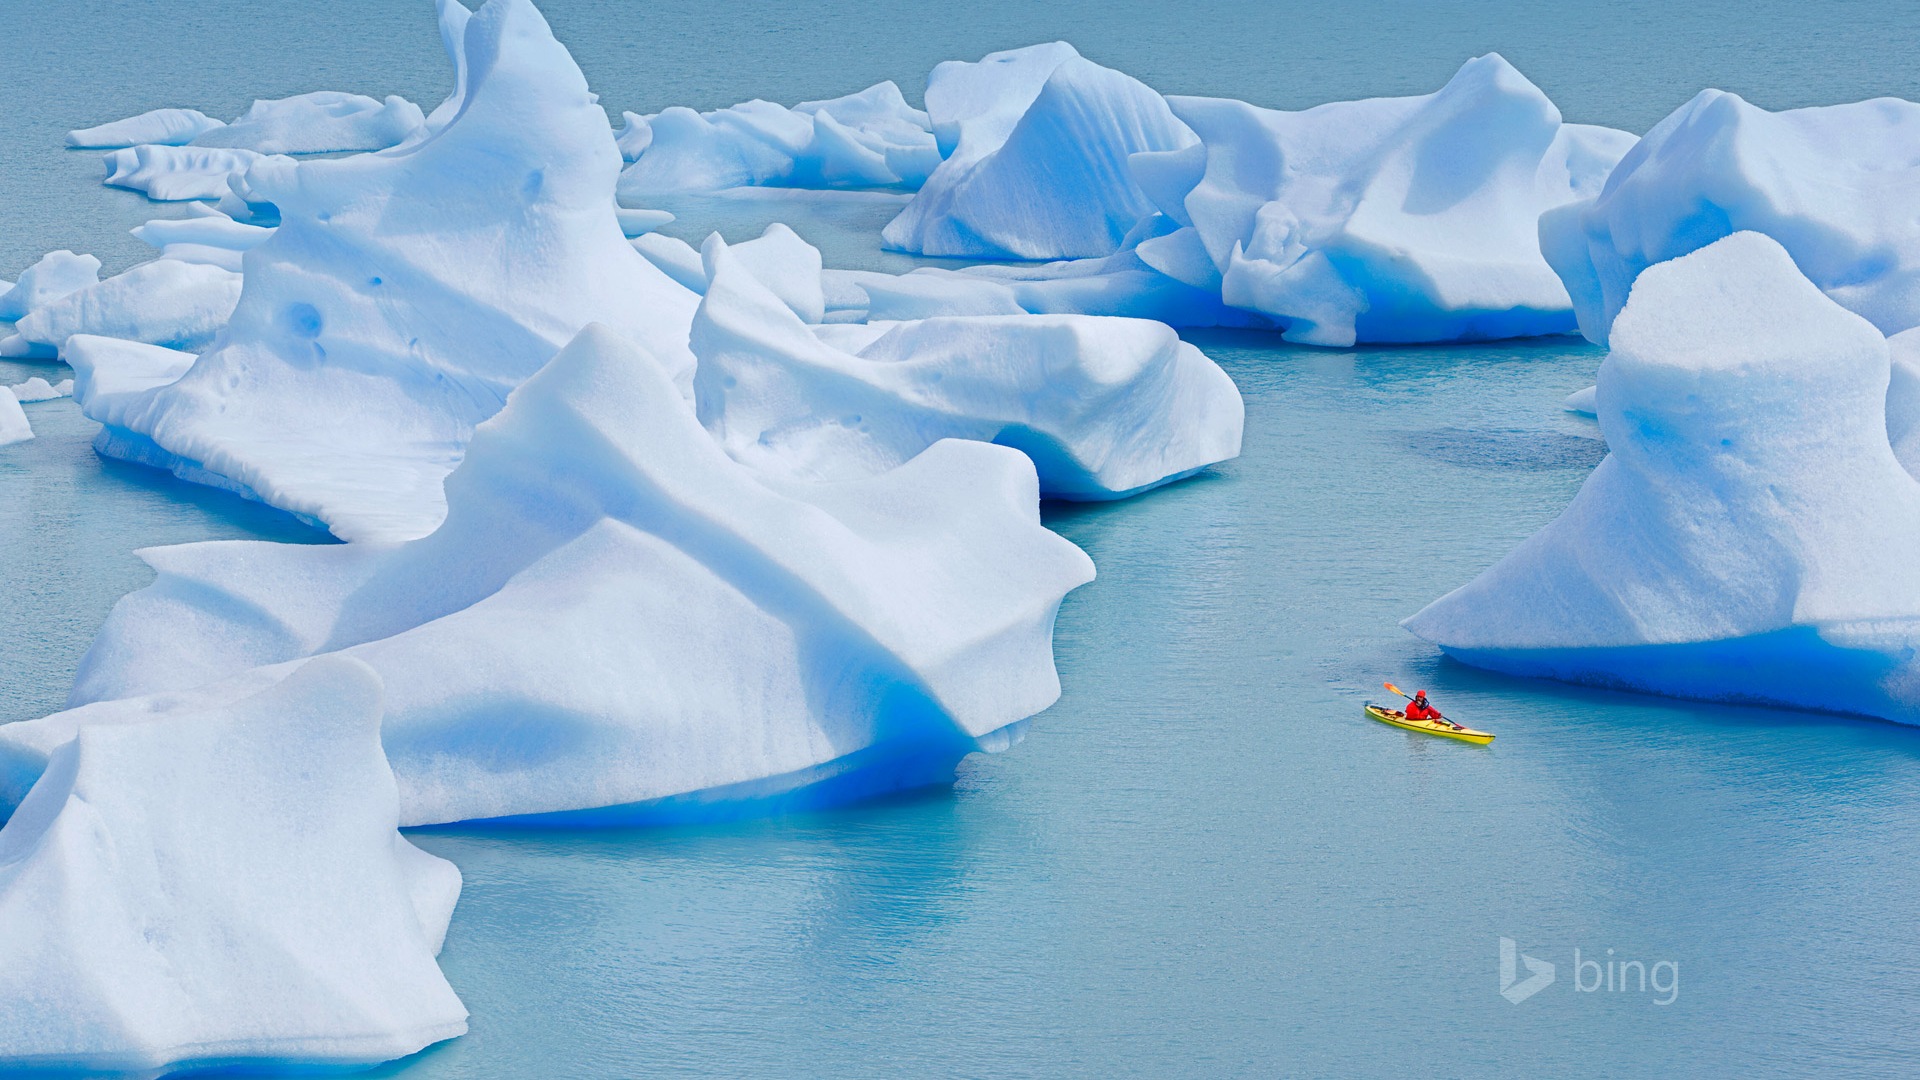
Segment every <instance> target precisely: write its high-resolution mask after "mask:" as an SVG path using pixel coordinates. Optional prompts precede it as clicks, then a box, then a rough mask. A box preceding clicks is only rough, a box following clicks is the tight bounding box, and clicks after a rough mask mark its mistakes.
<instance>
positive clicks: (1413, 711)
mask: <svg viewBox="0 0 1920 1080" xmlns="http://www.w3.org/2000/svg"><path fill="white" fill-rule="evenodd" d="M1407 719H1409V720H1439V719H1441V716H1440V710H1439V709H1436V708H1434V707H1433V706H1431V705H1429V704H1427V692H1426V691H1425V690H1421V691H1418V692H1416V693H1415V694H1414V695H1413V700H1412V701H1409V702H1407Z"/></svg>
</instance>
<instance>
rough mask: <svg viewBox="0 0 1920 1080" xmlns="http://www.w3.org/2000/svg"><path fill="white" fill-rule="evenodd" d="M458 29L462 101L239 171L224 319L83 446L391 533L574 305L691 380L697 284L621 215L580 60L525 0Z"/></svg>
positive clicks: (339, 530) (415, 526) (553, 337)
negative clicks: (405, 144) (251, 198)
mask: <svg viewBox="0 0 1920 1080" xmlns="http://www.w3.org/2000/svg"><path fill="white" fill-rule="evenodd" d="M462 47H463V48H464V50H465V52H466V69H465V70H466V71H467V72H468V81H467V82H466V84H465V87H464V91H465V99H464V105H463V107H462V108H461V110H460V112H459V114H458V115H457V117H456V118H455V119H454V120H452V121H451V122H450V123H448V125H447V126H446V127H445V128H444V129H443V130H441V131H440V132H439V134H437V135H435V136H434V137H433V138H431V139H428V140H426V141H423V142H420V143H418V144H416V145H414V146H412V147H410V148H408V149H406V150H404V151H399V152H395V153H390V154H365V155H359V156H356V157H349V158H341V159H335V160H317V161H314V160H309V161H295V160H293V159H291V158H271V159H263V160H262V161H261V162H260V163H259V164H257V165H256V166H255V167H254V168H253V170H252V171H251V172H249V174H248V176H247V184H248V185H249V187H250V190H251V191H252V192H253V193H254V194H255V196H256V197H258V198H260V199H261V200H263V201H264V202H267V203H271V204H272V205H274V206H275V207H277V208H278V212H279V216H280V222H281V223H280V226H279V228H278V229H277V230H276V231H275V232H274V234H273V236H272V238H270V239H268V240H266V241H265V242H263V243H261V244H259V245H258V246H256V247H254V248H253V249H251V251H249V252H248V254H247V273H246V290H245V293H244V295H243V296H242V298H241V302H240V305H239V307H238V308H236V309H235V310H234V312H233V317H232V320H231V322H230V323H229V325H228V327H227V330H226V333H225V334H224V335H223V336H222V337H221V339H220V342H219V344H218V347H216V348H213V349H211V350H210V351H208V352H207V353H205V354H204V355H202V356H201V358H200V360H199V362H198V363H197V364H195V365H194V367H193V368H192V370H191V371H189V372H188V373H187V374H186V375H185V376H183V377H182V378H180V379H179V380H178V381H176V382H174V383H171V384H169V385H166V386H163V387H160V388H157V389H155V390H152V391H150V392H149V394H148V396H147V398H146V400H144V401H142V402H140V403H138V404H137V405H131V406H129V407H128V408H127V409H126V410H125V412H124V414H123V415H124V417H125V420H126V425H127V426H126V427H125V428H124V429H122V428H118V426H117V425H115V427H112V428H110V429H109V430H108V431H107V432H105V433H104V434H103V436H102V441H101V442H100V443H98V444H97V445H98V446H100V447H101V448H102V449H103V451H104V452H107V453H110V454H115V455H120V456H126V457H130V458H133V459H135V460H139V461H143V462H146V463H148V464H154V465H158V466H161V467H165V468H170V469H173V470H174V471H176V472H177V473H179V474H181V475H184V476H189V477H191V478H194V479H204V478H206V477H207V476H208V475H209V474H211V475H214V476H218V477H221V478H224V479H223V482H222V483H221V484H220V486H222V487H227V488H229V489H231V490H236V491H241V492H245V493H249V494H251V495H253V496H255V497H257V498H260V499H262V500H264V501H266V502H268V503H271V504H272V505H274V506H278V507H281V508H282V509H285V510H288V511H290V512H293V513H295V514H297V515H300V516H302V517H304V518H306V519H307V520H310V521H316V522H321V523H324V524H325V525H326V526H327V527H329V528H331V529H333V530H334V532H335V533H336V534H337V535H339V536H341V537H342V538H345V539H353V540H366V539H402V538H407V537H413V536H420V535H423V534H425V533H427V532H429V531H431V530H432V529H433V527H434V526H435V525H436V524H438V522H439V520H440V518H441V516H442V514H443V513H444V505H445V504H444V500H443V496H442V494H441V490H440V482H441V479H442V478H443V477H445V475H446V474H447V472H448V471H449V470H450V469H452V468H453V466H454V464H455V463H457V462H458V461H459V460H460V455H461V453H462V452H463V449H464V447H465V445H466V440H467V438H468V436H469V435H470V434H471V433H472V430H473V425H474V424H476V423H478V422H479V421H481V420H483V419H485V418H486V417H488V416H490V415H492V414H493V413H494V412H495V411H496V410H498V409H499V407H500V404H501V403H502V402H503V401H504V400H505V399H506V396H507V394H508V393H509V392H510V391H511V390H512V389H513V387H515V386H516V385H518V384H519V383H520V381H521V380H523V379H525V378H526V377H527V376H528V375H530V374H532V373H533V372H534V371H535V370H537V369H538V368H539V367H540V365H542V364H544V363H545V362H546V361H547V360H548V358H550V357H551V356H552V355H553V353H554V351H555V350H557V349H559V348H560V347H561V346H562V345H564V344H565V343H566V342H567V341H568V340H569V339H571V337H572V336H573V334H574V333H576V332H577V331H578V330H579V328H580V327H582V326H584V325H586V324H587V323H588V322H591V321H595V320H600V321H605V322H607V323H609V324H611V325H614V326H615V327H616V328H618V329H619V330H621V332H623V333H625V334H627V335H628V336H631V337H633V338H635V339H636V340H638V341H640V342H641V344H642V345H643V346H644V347H645V348H646V350H647V351H648V352H649V353H650V354H652V355H653V356H655V357H656V358H658V360H659V361H660V362H662V363H665V364H667V365H668V366H669V368H670V369H671V372H672V374H674V375H675V376H676V377H677V378H679V379H680V380H681V383H682V385H683V386H685V387H686V388H687V390H686V392H687V393H689V394H690V393H691V384H692V366H693V357H692V354H691V353H689V352H688V351H687V347H686V333H687V327H688V325H689V324H690V323H691V321H692V318H693V309H694V307H695V305H696V304H697V302H698V298H697V297H696V296H695V295H694V294H693V293H691V292H689V291H687V290H686V289H683V288H681V287H680V286H679V285H677V284H675V283H674V282H673V281H672V280H670V279H669V278H668V277H667V276H666V275H664V274H662V273H660V272H659V271H658V270H656V269H655V268H654V266H653V264H651V263H650V262H648V261H647V260H646V259H644V258H642V257H641V256H640V254H639V253H637V252H636V251H635V250H634V249H633V248H632V247H631V246H630V245H629V243H628V241H627V240H626V239H625V238H624V237H623V236H622V235H621V231H620V225H619V221H618V219H617V218H616V216H615V214H614V202H613V186H614V181H615V178H616V177H617V176H618V174H619V168H620V157H619V153H618V151H617V150H616V149H615V148H614V143H613V136H612V132H611V131H610V130H609V129H608V127H607V121H606V113H605V112H604V111H603V110H601V109H600V108H599V106H598V105H596V104H595V103H594V101H593V97H592V95H591V94H590V93H589V92H588V91H587V87H586V81H585V79H584V78H583V77H582V76H581V74H580V70H579V68H578V67H576V66H575V65H574V63H573V60H572V58H571V57H570V56H568V54H567V51H566V50H565V49H564V48H562V47H561V45H560V44H559V42H557V41H555V40H554V39H553V36H552V33H551V31H550V30H549V29H548V27H547V25H546V22H545V20H544V19H542V18H541V17H540V14H539V12H538V11H536V10H535V9H534V8H533V6H532V5H531V4H530V3H527V2H526V0H495V2H493V3H489V4H488V5H487V6H486V7H484V8H482V9H481V10H480V11H478V12H476V13H474V15H473V16H472V21H471V22H470V23H469V24H468V26H467V30H466V34H465V36H464V38H463V39H462ZM641 239H642V240H645V239H647V238H646V237H642V238H641ZM166 265H169V266H176V267H184V266H187V264H183V263H178V262H171V261H168V262H167V263H166ZM191 269H196V270H203V271H207V270H211V269H212V268H210V267H192V268H191ZM96 332H97V331H96ZM117 336H128V335H124V334H122V335H117ZM147 340H155V339H154V338H153V337H151V336H149V337H148V338H147ZM158 343H160V344H172V343H171V342H165V341H160V342H158ZM82 406H83V408H86V407H89V406H88V399H86V398H85V397H84V396H83V398H82ZM346 418H351V420H350V422H348V420H347V419H346ZM95 419H102V418H101V417H98V416H96V417H95Z"/></svg>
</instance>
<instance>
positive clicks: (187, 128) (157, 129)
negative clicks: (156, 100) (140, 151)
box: [67, 109, 226, 150]
mask: <svg viewBox="0 0 1920 1080" xmlns="http://www.w3.org/2000/svg"><path fill="white" fill-rule="evenodd" d="M225 126H226V125H225V124H224V123H223V122H222V121H219V120H215V119H214V118H213V117H211V116H208V115H207V114H206V113H203V112H201V111H200V110H198V109H151V110H149V111H147V112H143V113H141V114H140V115H139V116H129V117H127V118H126V119H124V120H115V121H113V122H112V123H107V124H101V125H99V126H98V127H90V128H80V129H78V130H75V131H69V132H67V145H68V146H71V147H74V148H75V149H83V150H114V149H118V148H120V147H126V146H138V145H140V144H142V143H152V144H155V145H159V146H185V145H186V144H187V143H190V142H192V141H193V140H194V139H195V138H197V137H199V136H201V135H204V134H206V133H207V132H209V131H212V130H213V129H214V128H217V127H225Z"/></svg>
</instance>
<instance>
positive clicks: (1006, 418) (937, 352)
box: [692, 233, 1243, 499]
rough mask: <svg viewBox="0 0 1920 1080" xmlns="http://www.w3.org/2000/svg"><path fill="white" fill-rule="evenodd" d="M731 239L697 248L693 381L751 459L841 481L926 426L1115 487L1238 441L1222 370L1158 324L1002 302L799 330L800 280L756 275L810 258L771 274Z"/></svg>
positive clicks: (709, 417)
mask: <svg viewBox="0 0 1920 1080" xmlns="http://www.w3.org/2000/svg"><path fill="white" fill-rule="evenodd" d="M787 235H789V236H791V234H790V233H789V234H787ZM794 242H795V243H799V241H798V238H795V239H794ZM754 243H765V238H763V239H762V240H760V241H754ZM745 246H746V245H742V246H741V248H733V249H729V248H727V247H726V245H725V244H723V243H721V242H720V241H719V237H718V236H715V237H714V238H713V239H712V240H709V241H708V244H707V247H706V249H705V252H706V256H707V266H708V275H709V278H710V282H709V284H708V286H707V289H706V298H705V300H704V301H703V302H702V303H701V305H700V311H699V313H698V314H697V315H696V316H695V317H694V322H693V334H692V343H693V351H694V355H695V356H696V357H698V358H699V366H698V368H697V369H696V373H695V376H694V389H695V399H696V401H697V402H698V407H699V414H700V419H701V421H702V422H703V423H704V424H705V425H706V426H707V429H708V430H709V431H710V432H711V433H712V434H713V437H714V438H715V440H716V441H718V442H719V444H720V445H721V446H722V447H723V448H724V449H725V450H726V451H727V452H728V453H729V454H731V455H732V456H733V457H734V459H735V460H738V461H740V462H741V463H743V464H746V465H749V466H751V467H753V468H754V469H756V470H758V471H760V472H762V473H763V474H766V475H770V476H779V477H784V478H787V479H793V480H807V481H832V480H845V479H851V478H855V477H861V476H869V475H872V474H874V473H879V472H884V471H886V470H889V469H892V468H895V467H897V466H899V465H900V464H902V463H904V462H906V461H908V460H910V459H912V458H913V457H915V456H916V455H918V454H920V453H921V452H922V451H924V450H926V448H927V447H929V446H931V445H933V444H934V443H936V442H938V441H939V440H941V439H955V438H957V439H976V440H979V441H982V442H995V443H999V444H1001V445H1004V446H1011V447H1014V448H1015V449H1018V450H1020V451H1022V452H1024V453H1026V454H1027V456H1028V457H1030V458H1032V459H1033V463H1034V466H1035V468H1036V469H1037V470H1038V472H1039V481H1040V492H1041V494H1042V495H1045V496H1049V497H1055V498H1067V499H1117V498H1124V497H1126V496H1128V495H1133V494H1137V493H1139V492H1141V491H1145V490H1147V489H1149V488H1153V487H1157V486H1159V485H1161V484H1165V483H1168V482H1170V481H1173V480H1177V479H1180V478H1182V477H1185V476H1189V475H1192V474H1193V473H1195V472H1198V471H1199V470H1201V469H1203V468H1205V467H1207V466H1208V465H1211V464H1214V463H1216V462H1219V461H1224V460H1226V459H1228V458H1231V457H1234V456H1236V455H1237V454H1238V453H1239V452H1240V435H1241V427H1242V422H1243V410H1242V406H1241V401H1240V394H1239V391H1238V390H1237V389H1235V387H1234V385H1233V380H1232V379H1230V378H1228V377H1227V374H1226V373H1225V372H1224V371H1221V370H1220V368H1219V367H1218V366H1217V365H1215V364H1214V363H1213V361H1211V360H1209V359H1208V358H1207V357H1206V355H1205V354H1203V353H1202V352H1201V351H1200V350H1199V349H1197V348H1195V347H1193V346H1192V345H1189V344H1187V343H1186V342H1183V341H1181V340H1180V338H1179V336H1178V335H1176V334H1175V333H1174V332H1173V330H1172V329H1171V328H1170V327H1167V326H1165V325H1163V324H1161V323H1155V322H1147V321H1144V320H1140V319H1106V318H1089V317H1085V316H1074V315H1010V316H997V317H996V316H985V317H972V318H940V319H929V320H925V321H919V322H904V323H896V324H885V323H882V324H873V325H866V326H846V327H819V328H817V329H810V328H809V327H808V326H807V325H806V322H805V321H803V319H804V317H805V316H806V314H807V313H808V312H809V311H811V312H813V313H816V315H817V313H818V312H819V310H820V308H819V307H818V306H817V305H819V303H820V300H819V293H818V286H817V285H816V286H815V290H816V291H815V294H814V296H813V297H811V298H806V299H803V300H802V301H801V302H799V303H797V304H796V303H795V302H794V301H792V300H789V299H787V298H786V297H784V296H781V295H779V293H780V291H781V290H779V289H769V288H768V287H766V286H765V285H763V284H762V281H763V280H774V281H779V280H781V279H782V278H783V277H786V278H802V279H805V278H806V277H807V276H808V275H809V274H810V275H811V279H812V280H813V281H814V282H816V283H817V282H818V281H819V262H818V255H817V254H816V255H815V257H814V260H813V262H812V263H811V264H810V265H808V264H805V263H801V264H800V265H798V266H795V267H794V268H793V269H794V272H792V273H790V274H785V275H783V274H780V273H779V272H778V271H777V269H776V268H754V267H751V266H750V265H749V264H748V263H747V261H746V260H745V259H744V258H742V256H741V255H740V254H738V252H740V251H741V249H742V248H744V247H745ZM803 246H804V245H803ZM807 250H808V251H811V250H812V249H810V248H809V249H807ZM787 291H789V292H791V291H793V290H792V288H791V286H789V288H788V290H787ZM811 321H813V322H818V321H820V320H819V318H818V317H815V318H813V319H812V320H811Z"/></svg>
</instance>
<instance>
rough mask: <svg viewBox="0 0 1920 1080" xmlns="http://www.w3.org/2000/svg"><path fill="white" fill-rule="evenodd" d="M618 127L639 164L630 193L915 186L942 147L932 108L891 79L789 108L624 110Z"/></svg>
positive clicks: (625, 181) (626, 190) (766, 104)
mask: <svg viewBox="0 0 1920 1080" xmlns="http://www.w3.org/2000/svg"><path fill="white" fill-rule="evenodd" d="M623 115H624V117H625V121H626V123H625V127H623V128H622V130H621V131H620V133H619V135H618V143H619V146H620V152H621V154H622V155H623V156H624V157H625V158H626V159H627V160H629V161H631V162H632V163H633V164H631V165H629V166H628V167H627V169H626V171H625V172H624V173H623V174H622V175H621V177H620V194H621V196H622V197H624V198H629V199H636V198H645V197H647V196H651V195H662V194H676V193H686V192H707V191H720V190H724V189H727V188H735V187H760V186H772V187H802V188H845V187H854V188H859V187H918V186H919V185H920V183H921V182H922V181H924V180H925V179H926V178H927V174H928V173H930V172H931V171H932V170H933V168H934V166H936V165H938V164H939V163H940V153H939V150H938V148H937V147H936V146H935V145H934V140H933V135H932V134H931V133H930V132H929V131H928V130H927V117H926V114H925V113H923V112H920V111H919V110H917V109H914V108H911V107H909V106H908V105H907V102H906V99H905V98H903V97H901V96H900V88H899V87H897V86H895V85H894V84H892V83H890V82H885V83H880V84H878V85H876V86H872V87H869V88H868V89H866V90H863V91H861V92H860V93H858V94H849V95H848V96H846V97H842V98H834V99H832V100H830V101H809V102H802V103H801V104H799V105H797V106H795V107H793V108H792V109H788V108H784V107H782V106H780V105H776V104H774V103H773V102H770V101H759V100H755V101H747V102H742V103H741V104H738V105H734V106H732V107H730V108H725V109H716V110H714V111H712V112H707V113H697V112H694V111H693V110H692V109H687V108H679V107H676V108H670V109H666V110H664V111H662V112H659V113H656V114H655V115H653V116H640V115H637V114H635V113H625V114H623Z"/></svg>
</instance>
